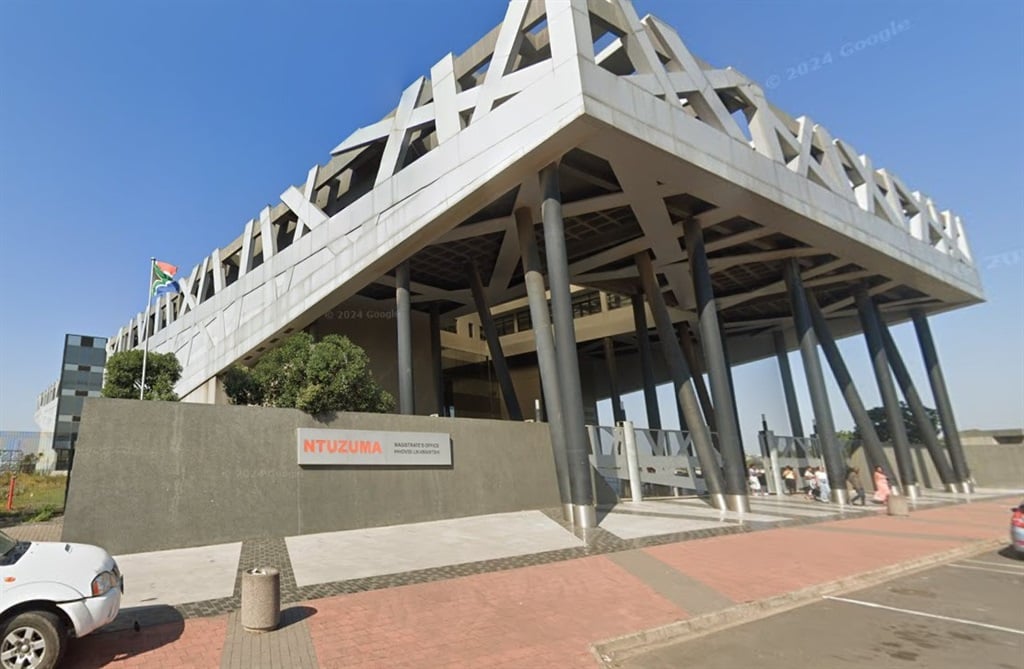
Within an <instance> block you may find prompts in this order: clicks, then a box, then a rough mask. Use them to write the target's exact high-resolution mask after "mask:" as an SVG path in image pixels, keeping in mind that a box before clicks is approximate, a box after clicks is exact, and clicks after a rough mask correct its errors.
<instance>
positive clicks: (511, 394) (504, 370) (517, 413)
mask: <svg viewBox="0 0 1024 669" xmlns="http://www.w3.org/2000/svg"><path fill="white" fill-rule="evenodd" d="M467 273H468V274H469V287H470V289H471V290H472V292H473V301H474V302H475V303H476V313H477V315H478V316H479V317H480V325H481V326H482V327H483V329H484V336H485V337H487V350H488V351H490V353H491V362H492V363H493V364H494V375H495V376H497V377H498V385H499V386H501V397H502V398H503V399H504V400H505V410H506V411H507V412H508V417H509V419H510V420H522V419H523V412H522V410H521V409H520V408H519V399H518V398H517V397H516V389H515V386H513V385H512V375H511V374H509V372H508V363H506V362H505V353H504V352H503V351H502V350H501V339H499V338H498V328H496V327H495V326H494V319H493V318H492V317H491V308H490V306H488V304H487V296H486V295H484V282H483V281H482V280H481V279H480V269H479V268H478V267H477V266H476V263H470V265H469V267H468V268H467Z"/></svg>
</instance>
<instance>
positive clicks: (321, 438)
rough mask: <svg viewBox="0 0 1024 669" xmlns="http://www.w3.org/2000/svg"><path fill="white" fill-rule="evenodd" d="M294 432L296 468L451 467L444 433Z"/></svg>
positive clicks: (449, 440) (448, 441) (449, 443)
mask: <svg viewBox="0 0 1024 669" xmlns="http://www.w3.org/2000/svg"><path fill="white" fill-rule="evenodd" d="M296 432H297V434H298V449H299V464H300V465H321V466H322V465H362V466H365V465H375V466H395V465H397V466H404V467H408V466H413V467H435V466H438V465H441V466H445V465H451V464H452V438H451V435H450V434H447V433H441V432H379V431H377V430H322V429H314V428H305V427H300V428H298V429H297V430H296Z"/></svg>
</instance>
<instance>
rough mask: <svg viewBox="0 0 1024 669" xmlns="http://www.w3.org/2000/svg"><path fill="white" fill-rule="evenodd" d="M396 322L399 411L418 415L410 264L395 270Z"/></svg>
mask: <svg viewBox="0 0 1024 669" xmlns="http://www.w3.org/2000/svg"><path fill="white" fill-rule="evenodd" d="M395 303H396V313H395V320H396V321H397V323H398V411H399V413H402V414H406V415H412V414H414V413H416V399H415V397H416V396H415V394H414V392H413V383H412V299H411V298H410V295H409V262H408V261H406V262H403V263H402V264H401V265H399V266H398V267H396V268H395Z"/></svg>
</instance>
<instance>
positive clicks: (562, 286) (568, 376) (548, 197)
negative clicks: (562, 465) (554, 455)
mask: <svg viewBox="0 0 1024 669" xmlns="http://www.w3.org/2000/svg"><path fill="white" fill-rule="evenodd" d="M540 188H541V192H542V193H543V197H544V200H543V201H542V203H541V216H542V218H543V219H544V251H545V255H546V256H547V261H548V284H549V287H550V290H551V315H552V318H553V320H554V322H555V357H556V359H557V365H558V384H559V390H560V391H561V397H562V412H563V415H564V416H565V430H566V454H567V456H568V458H567V459H568V466H569V482H570V493H571V498H572V520H573V524H574V525H576V526H577V527H581V528H591V527H596V526H597V510H596V509H595V508H594V487H593V479H592V477H591V472H590V469H591V467H590V456H589V447H588V444H587V433H586V426H585V425H584V423H583V390H582V388H581V384H580V367H579V361H578V360H577V357H576V356H577V352H576V326H575V324H574V323H573V320H572V295H571V293H570V292H569V291H570V288H569V260H568V258H567V256H566V252H565V223H564V221H563V220H562V193H561V191H560V190H559V185H558V165H557V164H555V163H552V164H550V165H548V166H547V167H545V168H544V169H543V170H541V172H540Z"/></svg>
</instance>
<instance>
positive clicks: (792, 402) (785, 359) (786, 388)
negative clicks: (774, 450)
mask: <svg viewBox="0 0 1024 669" xmlns="http://www.w3.org/2000/svg"><path fill="white" fill-rule="evenodd" d="M772 342H774V344H775V358H776V359H777V360H778V361H779V376H781V377H782V394H783V395H784V396H785V398H786V411H787V412H788V413H789V429H790V432H791V433H792V434H793V436H794V437H803V436H804V424H803V422H802V421H801V420H800V405H799V404H798V403H797V401H796V387H795V386H794V385H793V369H792V368H791V367H790V366H789V351H787V350H786V338H785V336H784V335H783V334H782V332H780V331H778V330H775V331H774V332H772Z"/></svg>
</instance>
